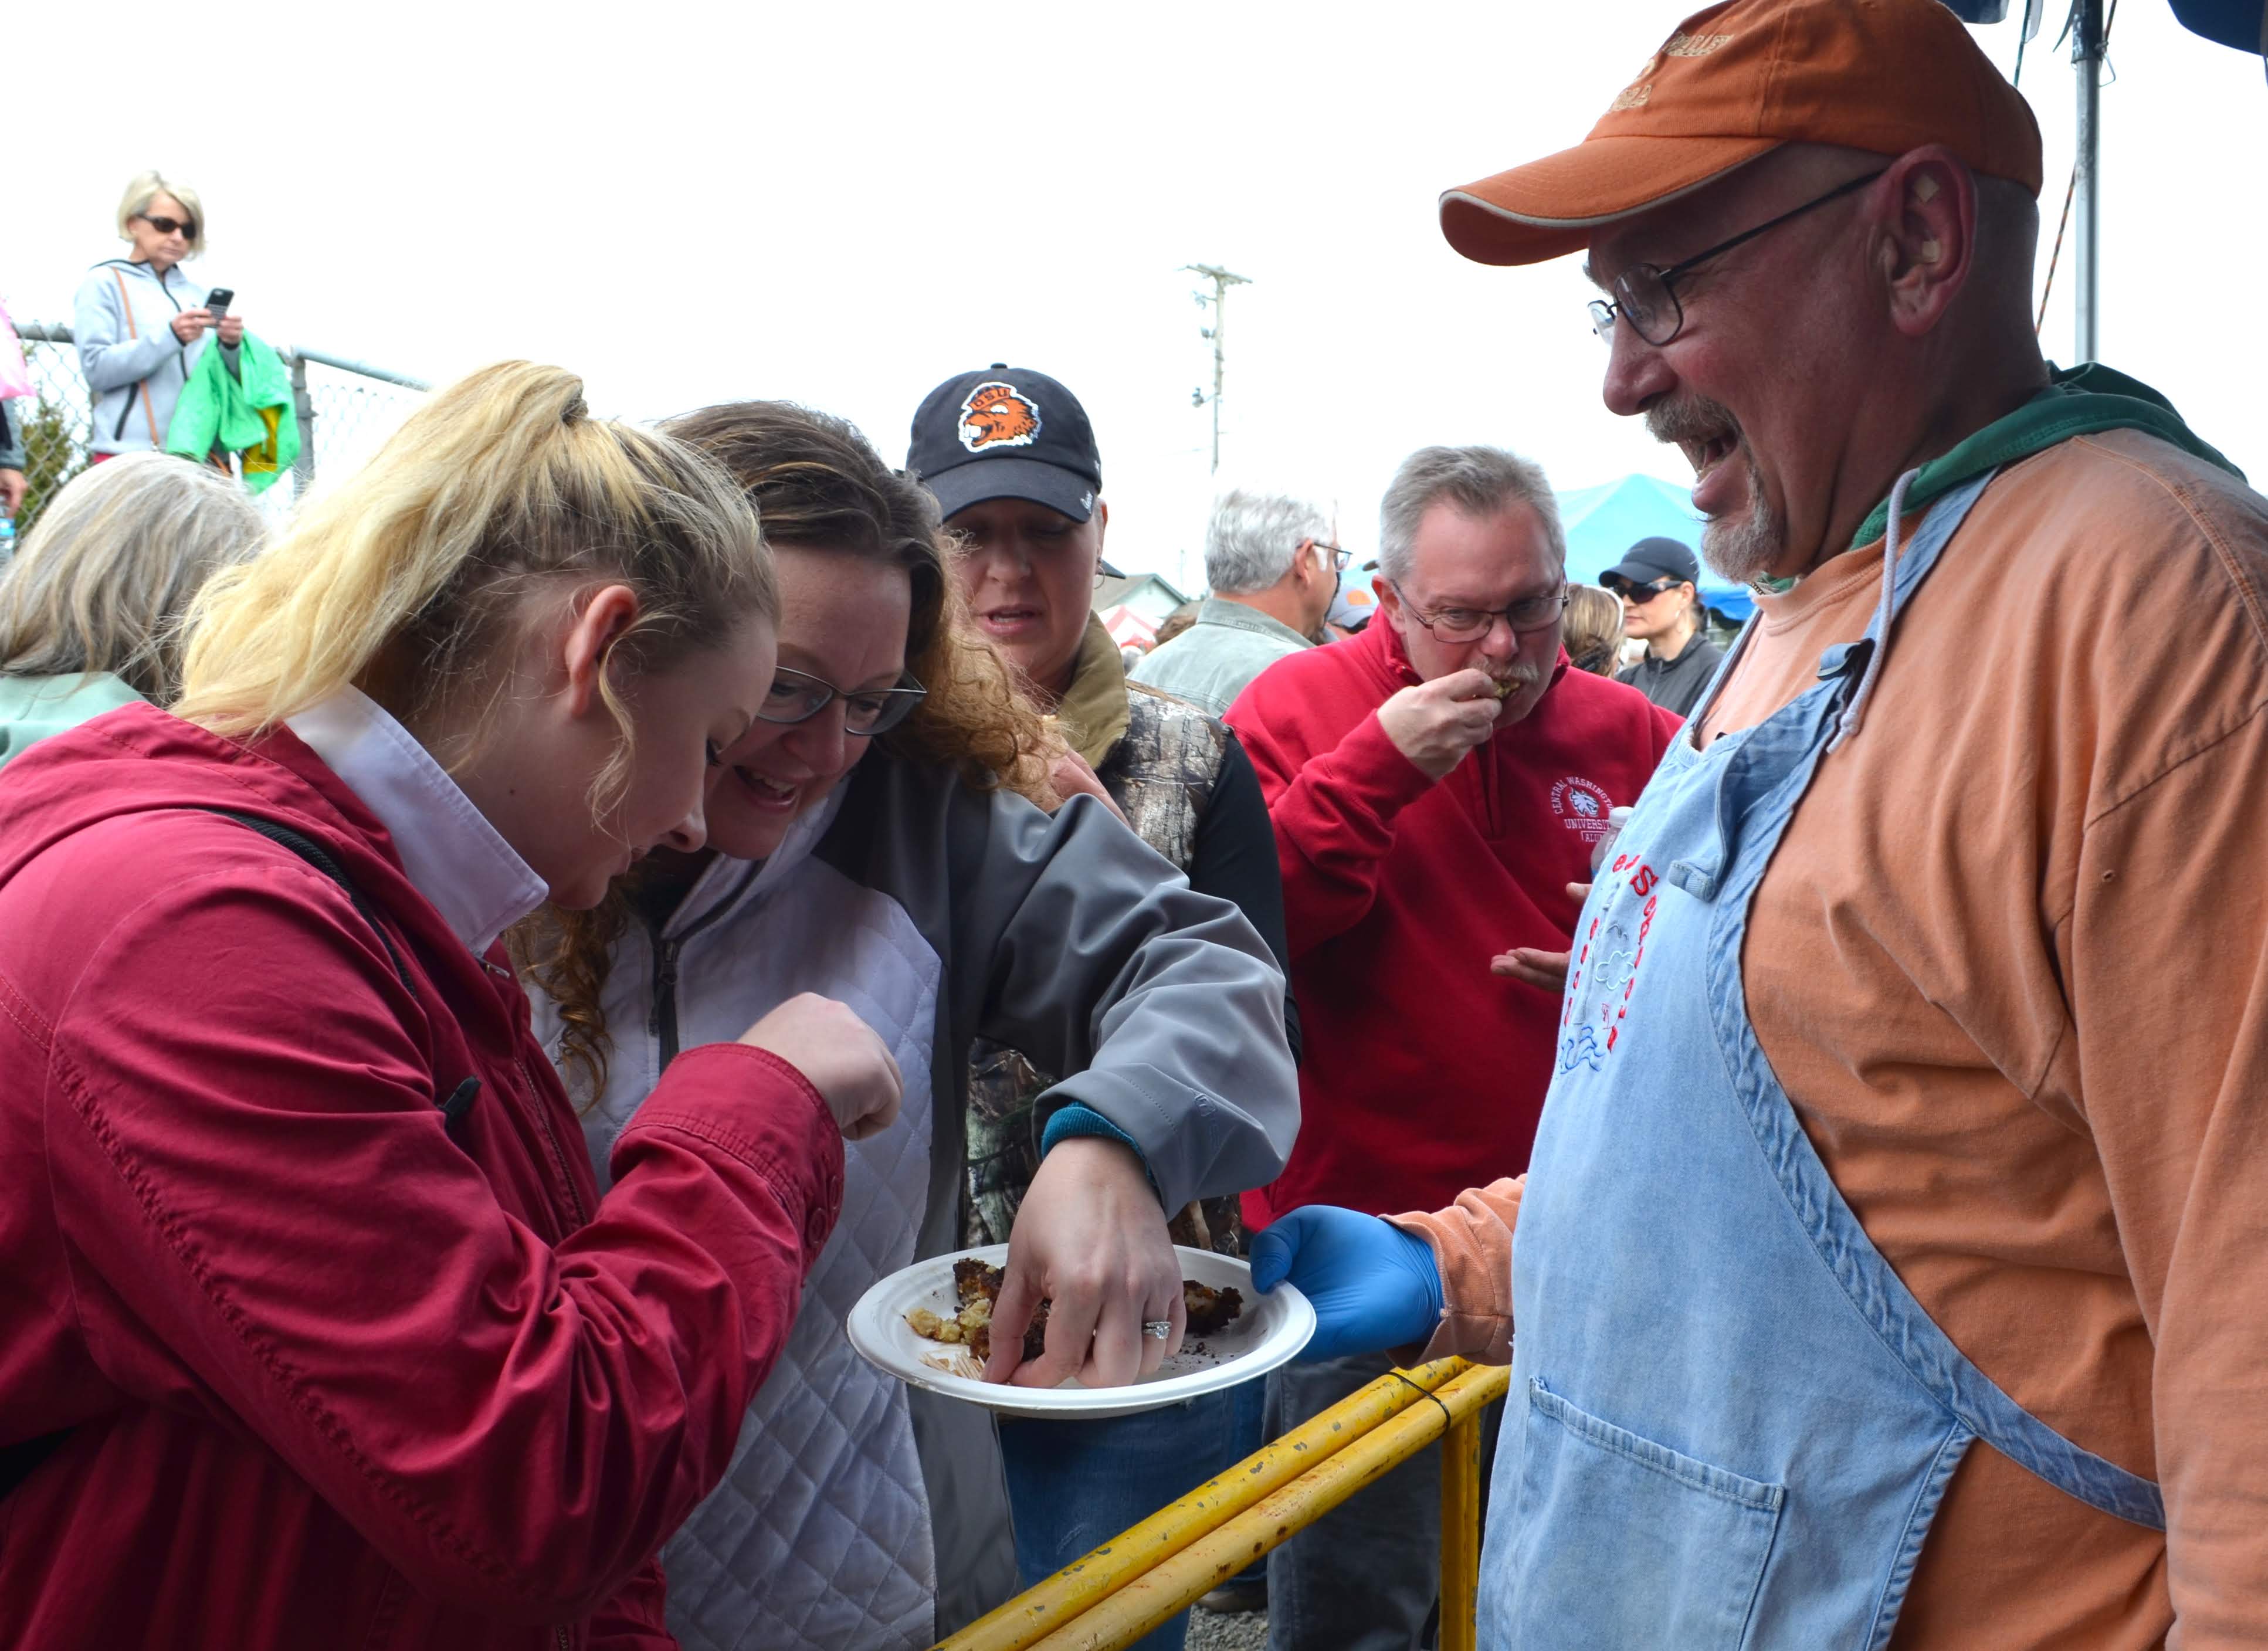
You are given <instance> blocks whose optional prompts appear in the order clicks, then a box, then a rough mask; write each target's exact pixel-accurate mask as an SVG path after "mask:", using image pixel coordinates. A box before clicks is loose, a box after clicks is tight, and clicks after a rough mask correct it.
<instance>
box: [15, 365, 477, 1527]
mask: <svg viewBox="0 0 2268 1651" xmlns="http://www.w3.org/2000/svg"><path fill="white" fill-rule="evenodd" d="M144 394H147V391H146V390H145V391H144ZM198 812H199V813H200V814H218V815H220V817H221V818H222V819H224V820H233V821H235V822H236V823H237V824H239V825H240V826H242V827H244V828H245V829H247V830H250V831H257V832H258V833H259V834H260V835H261V837H266V838H267V839H268V840H269V842H270V843H273V844H276V845H277V846H278V847H280V848H286V849H289V850H291V852H292V853H294V854H296V855H298V857H299V858H300V859H303V860H305V861H306V862H307V864H308V865H310V866H313V867H314V868H315V869H316V870H317V871H319V872H320V873H322V874H323V875H324V876H326V877H328V878H329V879H330V880H331V881H333V882H335V883H336V884H337V885H338V886H339V887H340V888H342V890H344V891H345V893H346V897H347V898H348V899H349V900H350V901H352V902H353V903H354V909H355V910H357V911H358V912H360V913H361V914H362V919H363V921H364V922H365V923H367V924H369V925H370V926H371V927H372V930H374V931H375V932H377V935H378V939H379V944H380V945H382V946H384V947H386V954H387V957H388V958H389V959H391V960H392V961H393V963H394V973H395V974H396V975H397V976H399V977H401V988H402V990H403V991H407V992H409V993H410V994H411V995H412V996H413V997H414V996H416V991H417V988H416V986H415V985H414V984H412V983H411V981H410V978H409V966H408V965H407V964H405V963H404V962H402V961H401V952H400V951H399V950H398V949H396V948H395V947H394V937H393V936H392V935H390V934H388V933H387V932H386V925H384V924H382V923H380V922H379V920H378V913H377V912H376V911H375V910H372V908H371V904H370V903H369V902H368V901H367V900H365V899H364V898H363V894H362V890H361V889H359V888H356V887H355V886H354V882H353V880H352V879H350V877H348V875H347V874H346V872H345V871H344V870H343V869H342V867H341V866H340V865H339V863H338V861H336V860H335V859H332V858H331V855H330V851H328V850H327V849H325V848H324V847H323V846H322V844H320V843H317V842H316V841H314V839H313V838H312V837H305V836H303V835H301V834H300V833H299V832H297V831H294V830H293V829H291V827H289V826H284V825H278V824H276V822H274V821H273V820H264V819H262V818H261V816H260V815H258V814H239V813H238V812H237V811H236V810H235V809H233V808H202V809H199V810H198ZM480 1092H481V1080H479V1079H478V1078H467V1079H466V1080H464V1081H463V1082H461V1083H460V1084H459V1085H458V1086H457V1087H455V1088H454V1089H452V1090H451V1091H450V1092H449V1095H448V1098H447V1099H446V1100H437V1101H436V1102H435V1106H436V1107H437V1109H438V1110H439V1112H440V1114H441V1126H442V1128H443V1129H445V1130H446V1131H448V1134H449V1138H450V1139H452V1140H455V1139H457V1134H458V1131H457V1125H458V1124H460V1123H461V1122H463V1120H464V1118H465V1117H466V1115H467V1114H468V1113H469V1112H470V1111H471V1110H472V1105H473V1101H474V1098H475V1096H477V1095H479V1094H480ZM460 1145H461V1143H460ZM76 1431H77V1429H76V1427H59V1428H57V1429H56V1430H55V1432H54V1433H51V1434H40V1435H39V1436H38V1437H36V1438H33V1439H20V1440H18V1441H16V1442H15V1443H14V1444H10V1445H0V1498H5V1497H6V1496H7V1495H8V1494H9V1493H11V1491H13V1490H14V1489H15V1488H16V1487H17V1486H18V1485H21V1484H22V1483H23V1482H24V1481H25V1480H26V1479H28V1478H31V1477H32V1475H33V1473H35V1472H37V1471H38V1470H39V1468H40V1463H43V1462H45V1461H46V1460H47V1459H48V1457H49V1456H53V1455H54V1454H55V1452H56V1450H58V1449H59V1448H62V1446H63V1441H65V1440H67V1439H69V1438H70V1436H71V1434H73V1433H74V1432H76Z"/></svg>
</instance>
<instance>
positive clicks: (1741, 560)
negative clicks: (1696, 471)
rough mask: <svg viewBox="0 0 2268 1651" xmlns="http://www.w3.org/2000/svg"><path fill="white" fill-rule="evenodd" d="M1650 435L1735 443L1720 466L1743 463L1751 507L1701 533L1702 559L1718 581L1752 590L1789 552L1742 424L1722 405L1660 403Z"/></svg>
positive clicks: (1673, 441) (1650, 417)
mask: <svg viewBox="0 0 2268 1651" xmlns="http://www.w3.org/2000/svg"><path fill="white" fill-rule="evenodd" d="M1646 433H1647V434H1648V435H1650V436H1652V437H1653V439H1655V440H1656V441H1660V442H1665V443H1668V444H1669V445H1671V446H1676V445H1678V444H1680V443H1683V442H1687V441H1702V442H1706V441H1713V440H1723V439H1730V440H1731V442H1732V443H1733V450H1732V452H1730V453H1727V454H1726V455H1725V456H1724V457H1723V458H1722V459H1720V460H1719V461H1718V463H1719V464H1720V465H1721V464H1734V463H1737V464H1739V465H1740V466H1741V467H1742V468H1743V469H1744V470H1746V471H1747V473H1748V493H1749V507H1748V512H1747V513H1746V515H1745V516H1743V517H1742V518H1740V519H1738V520H1723V519H1712V520H1710V522H1709V524H1708V526H1707V527H1704V528H1703V529H1702V530H1701V559H1702V560H1703V561H1705V562H1706V563H1707V564H1709V566H1710V568H1711V570H1712V571H1714V572H1715V573H1717V574H1718V575H1719V577H1721V578H1724V579H1731V580H1732V581H1734V583H1735V584H1740V585H1749V584H1753V583H1755V582H1756V580H1757V579H1762V578H1764V576H1765V575H1766V574H1768V573H1769V572H1771V567H1772V564H1774V563H1775V562H1777V561H1778V560H1779V559H1780V556H1781V555H1782V554H1783V553H1784V552H1785V550H1786V526H1785V524H1784V523H1782V522H1781V520H1780V519H1779V518H1778V516H1777V515H1775V514H1774V513H1773V512H1772V507H1771V504H1770V502H1769V501H1767V500H1766V499H1765V498H1764V477H1763V475H1761V474H1759V473H1758V471H1757V469H1756V453H1755V451H1754V450H1753V449H1752V448H1750V447H1749V439H1748V437H1747V435H1746V434H1745V433H1743V432H1742V429H1741V423H1740V420H1738V419H1736V418H1734V416H1733V415H1732V411H1731V409H1728V408H1727V407H1726V406H1724V405H1723V403H1721V402H1712V401H1710V400H1709V399H1708V398H1707V397H1705V396H1699V395H1690V396H1687V397H1685V398H1683V400H1680V401H1675V402H1655V403H1654V405H1653V406H1652V407H1649V408H1648V409H1646Z"/></svg>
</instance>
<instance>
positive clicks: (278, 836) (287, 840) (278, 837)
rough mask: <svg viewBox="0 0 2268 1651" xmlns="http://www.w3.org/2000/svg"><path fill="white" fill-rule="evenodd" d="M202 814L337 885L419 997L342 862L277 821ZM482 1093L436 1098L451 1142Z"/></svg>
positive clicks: (465, 1086) (477, 1086) (469, 1085)
mask: <svg viewBox="0 0 2268 1651" xmlns="http://www.w3.org/2000/svg"><path fill="white" fill-rule="evenodd" d="M199 812H200V813H203V814H218V815H220V817H221V818H222V819H224V820H233V821H235V822H236V823H237V824H239V825H240V826H242V827H244V828H245V829H247V830H248V831H257V832H258V833H259V834H260V835H261V837H266V838H267V839H268V840H269V842H270V843H273V844H276V846H277V847H279V848H286V849H289V850H291V852H292V853H294V854H296V855H298V857H299V858H300V859H303V860H305V861H306V862H307V864H308V865H310V866H313V867H314V868H315V869H316V870H317V871H319V872H320V873H322V874H323V875H324V876H326V877H328V878H329V879H330V880H331V881H333V882H335V883H336V884H337V885H338V886H339V888H341V890H342V891H343V892H344V893H345V895H346V897H347V898H348V899H349V900H350V901H351V902H352V903H353V904H354V909H355V910H357V912H359V913H360V914H361V915H362V920H363V921H364V922H365V923H367V924H368V925H370V926H371V929H372V932H375V933H376V934H377V936H378V940H379V945H381V946H383V947H386V954H387V958H388V959H390V960H391V961H392V962H393V964H394V973H395V974H396V975H397V976H399V977H401V989H402V990H403V991H406V992H408V993H409V995H410V996H412V997H416V995H417V987H416V984H415V983H413V982H412V981H411V980H410V978H409V965H407V964H406V963H404V962H402V961H401V952H400V951H398V950H396V949H395V947H394V937H393V936H392V935H391V934H388V933H387V931H386V925H384V924H383V923H380V922H379V920H378V913H377V911H376V910H373V909H372V906H371V903H370V902H369V901H367V900H365V899H364V898H363V893H362V890H361V889H359V888H356V887H355V886H354V880H353V879H352V878H350V877H349V876H348V875H347V874H346V872H345V870H344V869H343V868H342V866H340V865H339V863H338V861H336V860H335V859H332V858H331V854H330V851H329V850H328V849H326V848H324V847H323V845H322V844H320V843H317V842H316V841H315V840H314V839H313V838H312V837H306V836H303V835H302V834H300V833H299V832H297V831H294V830H293V829H291V827H289V826H286V825H278V824H276V822H275V821H273V820H268V819H263V818H262V817H261V816H260V815H259V814H239V813H238V812H237V811H236V810H235V809H233V808H204V809H201V810H199ZM480 1092H481V1080H479V1079H478V1078H467V1079H466V1080H463V1081H462V1082H461V1083H460V1084H458V1085H457V1087H455V1088H453V1089H452V1090H451V1091H450V1092H449V1093H448V1095H447V1096H446V1098H445V1097H441V1096H436V1097H435V1099H434V1102H433V1104H434V1105H435V1106H436V1107H437V1108H438V1109H439V1110H440V1114H441V1123H442V1127H443V1128H444V1129H446V1130H447V1131H448V1132H449V1139H452V1140H456V1139H458V1131H457V1126H458V1125H459V1124H461V1123H462V1122H464V1120H465V1117H466V1116H467V1115H468V1113H469V1112H470V1111H471V1110H472V1106H473V1101H474V1099H475V1097H476V1096H477V1095H479V1094H480ZM460 1144H461V1143H460Z"/></svg>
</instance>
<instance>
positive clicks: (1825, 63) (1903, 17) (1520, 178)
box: [1441, 0, 2041, 264]
mask: <svg viewBox="0 0 2268 1651" xmlns="http://www.w3.org/2000/svg"><path fill="white" fill-rule="evenodd" d="M1781 144H1839V145H1841V146H1843V147H1845V148H1850V149H1859V150H1865V151H1868V152H1869V153H1872V154H1877V155H1903V154H1904V153H1905V152H1906V151H1909V150H1912V149H1918V148H1920V147H1922V146H1923V145H1924V144H1944V145H1945V146H1946V147H1947V148H1948V149H1950V150H1951V151H1953V152H1954V153H1955V155H1957V156H1959V157H1960V158H1962V160H1964V161H1966V162H1967V163H1968V164H1969V165H1970V167H1972V168H1973V169H1975V170H1976V171H1977V172H1981V173H1985V174H1986V175H1987V176H1990V177H1995V178H2007V179H2012V180H2014V181H2016V182H2018V183H2021V184H2022V185H2023V186H2024V187H2025V188H2028V189H2029V190H2030V191H2031V192H2032V193H2033V194H2034V195H2037V194H2038V193H2039V192H2040V168H2041V161H2040V129H2039V125H2038V123H2037V122H2036V121H2034V120H2033V118H2032V111H2031V107H2030V106H2029V104H2027V103H2026V102H2025V101H2024V100H2023V97H2022V95H2021V93H2019V92H2017V91H2016V90H2015V88H2014V87H2013V86H2011V85H2009V84H2008V83H2007V80H2006V79H2005V78H2003V77H2002V76H2001V74H2000V71H1999V70H1998V69H1996V68H1994V67H1993V66H1992V60H1991V59H1990V58H1988V57H1986V56H1985V53H1984V51H1983V50H1982V49H1981V48H1979V47H1978V46H1977V42H1976V41H1973V40H1971V39H1970V35H1969V31H1968V30H1967V29H1966V28H1964V27H1962V24H1961V19H1960V18H1956V17H1955V16H1954V14H1953V12H1952V11H1951V10H1950V9H1949V8H1948V7H1947V6H1945V5H1943V4H1940V0H1732V4H1728V5H1718V6H1711V7H1710V8H1709V9H1708V10H1707V11H1697V12H1695V13H1694V14H1693V15H1692V16H1691V17H1690V18H1686V19H1685V21H1684V22H1683V23H1681V24H1679V25H1678V26H1677V28H1676V30H1675V33H1672V34H1671V35H1670V37H1669V38H1668V40H1667V41H1663V42H1662V44H1661V48H1660V49H1659V50H1657V51H1656V52H1655V53H1654V55H1653V56H1652V57H1650V58H1648V59H1647V60H1646V66H1645V67H1644V68H1643V69H1641V70H1638V77H1637V78H1636V79H1634V80H1632V81H1631V83H1630V85H1627V86H1625V87H1624V88H1623V90H1622V91H1621V92H1618V93H1617V94H1616V97H1615V99H1614V101H1613V102H1612V103H1611V104H1609V106H1608V108H1607V112H1606V114H1604V115H1603V116H1602V117H1601V119H1600V121H1599V123H1598V124H1597V125H1596V126H1594V127H1593V128H1592V129H1591V133H1590V136H1588V137H1587V138H1585V139H1584V140H1583V141H1582V142H1581V143H1580V144H1577V145H1576V146H1575V147H1574V148H1572V149H1568V150H1562V151H1560V152H1559V153H1557V154H1556V155H1547V156H1545V157H1544V158H1543V159H1541V160H1535V161H1530V162H1529V163H1528V165H1526V166H1515V167H1513V169H1512V170H1511V171H1509V172H1500V173H1497V174H1496V175H1495V176H1494V177H1492V178H1484V179H1482V180H1481V181H1479V182H1477V183H1469V184H1467V185H1465V186H1464V187H1463V188H1458V189H1451V190H1449V191H1448V192H1447V193H1446V194H1445V195H1442V197H1441V232H1442V233H1443V234H1444V235H1446V236H1447V238H1448V241H1449V244H1450V245H1451V246H1452V247H1455V248H1456V249H1457V250H1458V251H1459V252H1461V253H1462V254H1464V255H1465V256H1466V257H1468V258H1470V259H1473V260H1474V261H1476V262H1480V263H1494V264H1518V263H1540V262H1543V260H1544V259H1547V258H1557V257H1558V256H1559V255H1560V254H1563V253H1571V252H1577V251H1580V250H1581V249H1582V248H1583V247H1586V246H1587V245H1589V243H1590V240H1591V238H1592V237H1593V236H1594V235H1595V234H1596V233H1597V232H1598V231H1599V228H1600V226H1601V225H1606V224H1611V223H1613V222H1614V221H1615V220H1616V219H1617V218H1623V217H1631V216H1632V215H1633V214H1635V213H1638V212H1643V211H1645V210H1646V209H1648V208H1649V207H1652V206H1655V205H1658V204H1660V203H1662V202H1664V201H1667V200H1668V199H1670V198H1671V197H1672V196H1674V195H1683V194H1684V193H1686V192H1687V191H1689V190H1692V189H1697V188H1700V187H1701V186H1702V185H1704V184H1706V183H1710V182H1713V181H1715V180H1717V179H1719V178H1720V177H1723V176H1724V175H1725V174H1726V173H1729V172H1732V171H1733V170H1734V168H1735V167H1738V166H1745V165H1746V164H1747V163H1749V161H1751V160H1755V159H1756V158H1759V157H1760V156H1763V155H1765V154H1768V153H1770V152H1771V151H1772V150H1774V149H1777V148H1778V147H1779V146H1780V145H1781Z"/></svg>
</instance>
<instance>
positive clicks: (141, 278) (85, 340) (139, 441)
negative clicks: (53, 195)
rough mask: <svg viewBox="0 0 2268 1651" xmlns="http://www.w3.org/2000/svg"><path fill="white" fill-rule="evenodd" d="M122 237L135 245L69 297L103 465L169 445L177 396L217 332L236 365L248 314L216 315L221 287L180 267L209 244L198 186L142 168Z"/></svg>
mask: <svg viewBox="0 0 2268 1651" xmlns="http://www.w3.org/2000/svg"><path fill="white" fill-rule="evenodd" d="M118 237H119V239H120V240H123V241H125V242H126V243H127V244H128V245H129V247H132V248H133V250H132V251H130V252H129V253H128V254H126V256H124V257H122V258H106V259H104V260H103V261H102V262H100V263H99V264H97V265H95V266H94V268H93V269H92V270H90V271H89V272H88V274H87V277H86V279H85V280H84V281H82V282H80V283H79V285H78V295H77V298H76V299H74V300H73V302H72V306H71V336H72V338H73V339H74V340H76V341H77V344H78V365H79V371H80V372H83V373H85V376H86V387H87V390H88V392H89V394H92V396H93V397H94V444H93V456H94V461H95V462H96V463H97V464H99V463H101V462H102V461H104V460H105V459H108V458H112V457H114V456H115V455H117V454H119V453H147V452H151V451H152V450H156V451H160V452H162V451H163V450H164V448H165V446H166V425H167V424H171V423H172V422H173V404H174V403H175V402H178V401H179V400H180V394H181V389H182V387H183V386H184V385H186V384H188V381H189V374H190V372H192V371H193V370H194V369H195V366H196V365H197V360H198V357H201V356H202V355H203V353H204V351H205V350H206V348H207V347H208V341H209V339H210V338H217V340H218V341H219V344H220V348H221V350H222V351H223V355H222V357H221V359H222V362H223V364H224V365H226V366H227V367H228V369H229V371H230V372H235V371H236V351H237V346H238V345H239V343H242V342H243V340H244V318H243V317H242V316H240V315H234V314H231V315H226V316H219V315H215V314H214V313H212V312H211V310H210V308H208V307H207V306H206V303H205V299H206V297H207V295H208V294H209V293H210V292H212V291H217V289H215V288H211V287H208V286H206V285H205V284H203V283H201V282H198V281H195V280H193V279H191V278H190V276H189V275H188V272H187V271H186V270H184V269H182V268H181V264H182V262H183V261H184V260H186V259H190V258H195V257H196V256H197V255H198V254H201V253H203V251H204V249H205V223H204V208H203V204H202V203H200V202H199V201H198V199H197V192H196V191H195V189H192V188H189V186H188V185H187V184H186V183H172V182H168V181H166V179H165V178H163V177H161V176H160V175H159V174H158V173H154V172H145V173H142V174H141V175H140V176H139V177H137V178H136V179H135V180H134V181H133V182H131V183H129V184H128V185H127V186H126V193H125V195H123V196H122V197H121V198H120V200H119V203H118Z"/></svg>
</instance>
